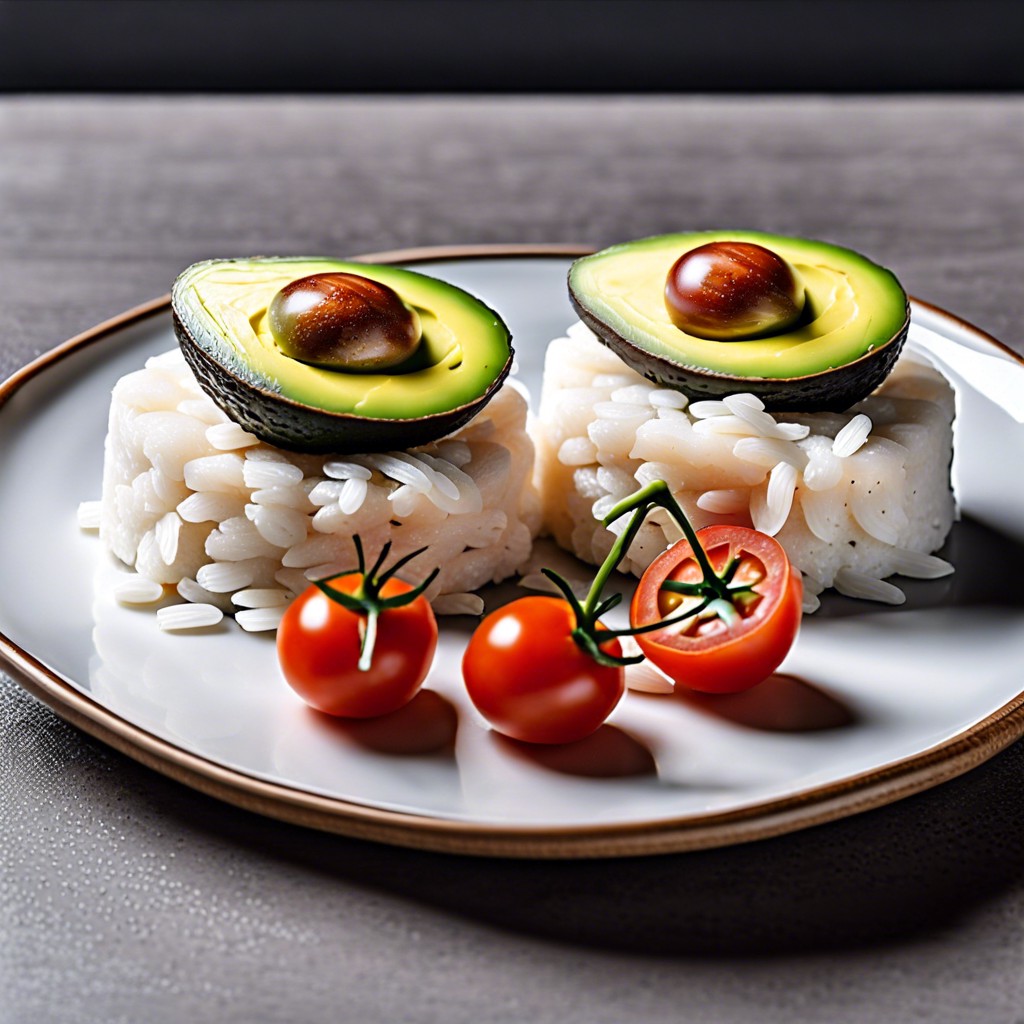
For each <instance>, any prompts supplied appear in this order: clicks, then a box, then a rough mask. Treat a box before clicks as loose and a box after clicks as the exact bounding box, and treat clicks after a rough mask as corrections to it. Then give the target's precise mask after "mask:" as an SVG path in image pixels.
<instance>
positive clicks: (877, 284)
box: [569, 231, 908, 380]
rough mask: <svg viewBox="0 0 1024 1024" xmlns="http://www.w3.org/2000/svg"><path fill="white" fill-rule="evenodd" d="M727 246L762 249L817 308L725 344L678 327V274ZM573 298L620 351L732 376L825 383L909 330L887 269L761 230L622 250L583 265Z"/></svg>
mask: <svg viewBox="0 0 1024 1024" xmlns="http://www.w3.org/2000/svg"><path fill="white" fill-rule="evenodd" d="M719 241H738V242H753V243H756V244H758V245H761V246H764V247H765V248H766V249H770V250H772V251H773V252H775V253H777V254H778V255H779V256H782V257H783V258H785V259H786V260H788V261H789V262H790V264H792V266H793V267H794V268H795V270H796V272H797V274H798V275H799V278H800V280H802V282H803V284H804V285H805V287H806V293H807V307H808V308H807V309H805V311H804V315H803V316H802V317H801V320H800V322H799V324H798V325H797V326H796V327H795V328H792V329H790V330H788V331H785V332H783V333H780V334H776V335H773V336H770V337H763V338H758V339H756V340H750V341H728V342H722V341H712V340H708V339H705V338H698V337H695V336H693V335H691V334H687V333H685V332H684V331H681V330H680V329H679V328H678V327H676V326H675V325H674V324H673V323H672V321H671V320H670V319H669V315H668V311H667V309H666V306H665V298H664V295H665V280H666V277H667V275H668V272H669V269H670V268H671V267H672V265H673V264H674V263H675V261H676V260H677V259H679V257H680V256H682V255H683V254H684V253H686V252H689V251H690V250H691V249H694V248H696V247H697V246H699V245H706V244H707V243H709V242H719ZM569 291H570V295H571V297H572V300H573V304H574V305H575V306H576V308H577V310H578V311H579V313H580V315H581V316H582V317H583V319H584V321H585V322H586V323H587V324H588V325H589V326H590V327H591V328H592V329H593V330H594V331H595V332H596V333H597V334H598V335H599V337H601V339H602V340H603V341H605V343H606V344H608V345H609V346H611V347H612V348H616V349H617V350H618V343H619V342H622V343H624V344H625V345H626V346H628V347H630V348H631V349H632V350H634V351H635V350H637V349H639V350H642V351H643V352H646V353H649V354H650V356H652V357H654V359H655V360H665V361H667V362H669V363H671V364H675V365H677V366H682V367H686V368H689V369H694V370H696V371H698V372H703V373H707V374H711V375H725V376H728V377H743V378H770V379H775V380H787V379H792V378H805V377H808V376H810V375H815V374H821V373H823V372H827V371H829V370H831V369H833V368H837V367H843V366H846V365H847V364H850V363H854V362H856V361H857V360H860V359H862V358H863V357H864V356H866V355H868V354H869V353H871V352H873V351H874V350H876V349H878V348H880V347H882V346H884V345H886V344H888V343H889V342H891V341H894V340H895V339H897V338H899V336H900V334H901V332H902V333H903V334H905V332H906V323H907V308H908V307H907V296H906V294H905V293H904V291H903V288H902V287H901V286H900V284H899V282H898V281H897V280H896V278H895V277H894V276H893V275H892V274H891V273H890V272H889V271H888V270H886V269H884V268H883V267H880V266H878V265H877V264H875V263H872V262H871V261H870V260H868V259H866V258H865V257H863V256H860V255H859V254H857V253H855V252H852V251H851V250H849V249H843V248H840V247H839V246H835V245H830V244H828V243H826V242H817V241H810V240H807V239H800V238H787V237H783V236H781V235H771V234H765V233H762V232H753V231H709V232H695V233H686V234H672V235H660V236H657V237H654V238H645V239H641V240H640V241H635V242H627V243H624V244H622V245H616V246H613V247H612V248H610V249H604V250H603V251H601V252H599V253H595V254H594V255H593V256H586V257H583V258H582V259H579V260H577V261H576V262H575V263H574V264H573V266H572V269H571V270H570V273H569ZM899 340H900V341H902V338H900V339H899ZM620 354H622V353H621V352H620ZM623 357H624V358H626V356H625V355H624V356H623ZM627 362H634V361H633V360H630V359H628V358H627ZM641 372H645V371H641ZM648 375H652V374H648Z"/></svg>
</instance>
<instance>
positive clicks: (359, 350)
mask: <svg viewBox="0 0 1024 1024" xmlns="http://www.w3.org/2000/svg"><path fill="white" fill-rule="evenodd" d="M267 324H268V326H269V328H270V333H271V334H272V335H273V337H274V341H275V342H276V343H277V347H278V348H279V349H280V350H281V352H283V353H284V355H286V356H288V357H290V358H292V359H298V360H301V361H302V362H304V363H310V364H312V365H313V366H322V367H324V368H325V369H328V370H346V371H348V372H352V373H361V372H365V373H376V372H379V371H381V370H390V369H392V368H394V367H397V366H399V365H400V364H401V363H403V362H405V360H407V359H408V358H409V357H410V356H411V355H412V354H413V353H414V352H415V351H416V349H417V348H418V347H419V344H420V340H421V338H422V328H421V326H420V320H419V317H418V316H417V314H416V311H415V310H413V309H412V308H410V307H409V306H407V305H406V304H405V303H403V302H402V300H401V299H400V298H399V296H398V294H397V293H396V292H395V291H394V289H393V288H389V287H388V286H387V285H386V284H382V283H381V282H379V281H371V280H370V279H369V278H367V277H363V276H362V275H361V274H345V273H334V274H311V275H309V276H308V277H302V278H299V279H298V280H297V281H291V282H289V283H288V284H286V285H285V286H284V287H283V288H282V289H281V290H280V291H279V292H278V293H277V294H276V295H275V296H274V298H273V299H272V300H271V302H270V306H269V307H268V309H267Z"/></svg>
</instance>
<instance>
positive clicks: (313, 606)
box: [277, 572, 437, 718]
mask: <svg viewBox="0 0 1024 1024" xmlns="http://www.w3.org/2000/svg"><path fill="white" fill-rule="evenodd" d="M363 578H364V577H363V574H362V573H359V572H352V573H347V574H346V575H344V576H337V577H334V578H332V579H331V581H330V585H331V587H333V588H334V589H335V590H340V591H343V592H344V593H346V594H353V593H355V592H356V591H357V590H358V588H359V587H360V585H361V584H362V582H363ZM412 589H413V588H412V587H411V586H410V585H409V584H408V583H405V582H403V581H402V580H399V579H394V578H392V579H389V580H387V582H386V583H384V585H383V586H382V587H381V591H380V595H381V597H382V598H388V597H392V596H395V595H397V594H404V593H407V592H408V591H410V590H412ZM365 628H366V616H365V615H360V614H357V613H355V612H352V611H349V610H348V609H347V608H344V607H343V606H342V605H340V604H338V603H337V602H336V601H333V600H331V599H330V598H329V597H327V595H326V594H324V593H323V592H322V591H321V590H320V589H319V588H317V587H315V586H311V587H310V588H309V589H308V590H306V591H305V592H304V593H302V594H301V595H299V597H298V598H296V600H295V601H294V603H293V604H292V605H291V606H290V607H289V608H288V610H287V611H286V612H285V614H284V618H283V619H282V620H281V624H280V626H278V630H277V651H278V657H279V659H280V662H281V670H282V671H283V672H284V677H285V679H286V680H287V681H288V684H289V685H290V686H291V688H292V689H293V690H294V691H295V692H296V693H297V694H298V695H299V696H300V697H301V698H302V699H303V700H304V701H305V702H306V703H307V704H309V705H311V706H312V707H314V708H316V709H317V710H319V711H325V712H326V713H327V714H329V715H338V716H340V717H343V718H373V717H375V716H377V715H385V714H388V713H389V712H391V711H394V710H396V709H397V708H400V707H402V705H403V704H406V703H407V702H408V701H409V700H411V699H412V698H413V696H415V694H416V692H417V691H418V690H419V688H420V685H421V684H422V683H423V680H424V679H425V678H426V676H427V672H429V671H430V665H431V662H432V661H433V659H434V651H435V649H436V648H437V622H436V621H435V619H434V613H433V611H432V610H431V607H430V605H429V604H428V603H427V601H426V600H425V599H424V598H423V597H418V598H416V600H414V601H413V602H412V603H411V604H408V605H404V606H403V607H400V608H391V609H386V610H385V611H383V612H381V614H380V616H379V618H378V620H377V637H376V643H375V646H374V649H373V658H372V660H371V662H370V665H369V667H368V668H367V669H366V670H365V671H361V670H360V669H359V667H358V662H359V654H360V646H361V643H362V634H363V631H364V630H365Z"/></svg>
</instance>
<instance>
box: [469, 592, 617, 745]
mask: <svg viewBox="0 0 1024 1024" xmlns="http://www.w3.org/2000/svg"><path fill="white" fill-rule="evenodd" d="M575 625H576V623H575V618H574V615H573V611H572V609H571V608H570V607H569V605H568V604H567V603H566V602H565V601H563V600H561V599H560V598H557V597H524V598H520V599H519V600H517V601H513V602H512V603H511V604H508V605H505V606H504V607H503V608H499V609H498V610H497V611H495V612H492V613H491V614H490V615H488V616H487V618H485V619H484V620H483V622H481V623H480V625H479V626H478V627H477V629H476V631H475V632H474V633H473V636H472V637H471V638H470V641H469V645H468V646H467V647H466V652H465V654H464V655H463V659H462V674H463V678H464V679H465V683H466V691H467V692H468V694H469V697H470V699H471V700H472V701H473V704H474V705H475V706H476V708H477V710H478V711H479V712H480V713H481V714H482V715H483V716H484V718H486V719H487V721H488V722H489V723H490V724H491V726H492V727H493V728H494V729H495V730H496V731H497V732H500V733H501V734H502V735H504V736H509V737H511V738H512V739H517V740H523V741H524V742H526V743H571V742H573V741H575V740H580V739H583V738H584V737H585V736H589V735H590V734H591V733H593V732H595V731H596V730H597V729H598V728H599V727H600V726H601V725H602V724H603V722H604V721H605V719H606V718H607V717H608V716H609V715H610V714H611V713H612V711H613V710H614V709H615V706H616V705H617V704H618V702H619V700H620V699H621V697H622V694H623V692H624V691H625V674H624V672H623V670H622V668H621V667H620V666H617V665H615V666H610V665H599V664H598V663H597V662H596V661H595V660H594V659H593V658H592V657H591V656H590V655H589V654H586V653H585V652H584V651H583V650H582V649H581V648H580V647H579V646H578V645H577V643H576V641H575V640H573V638H572V632H573V629H574V628H575ZM601 646H602V649H603V650H605V651H607V653H609V654H612V655H616V656H618V655H621V653H622V649H621V647H620V645H619V642H618V641H617V640H614V639H612V640H609V641H608V642H607V643H606V644H602V645H601Z"/></svg>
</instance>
